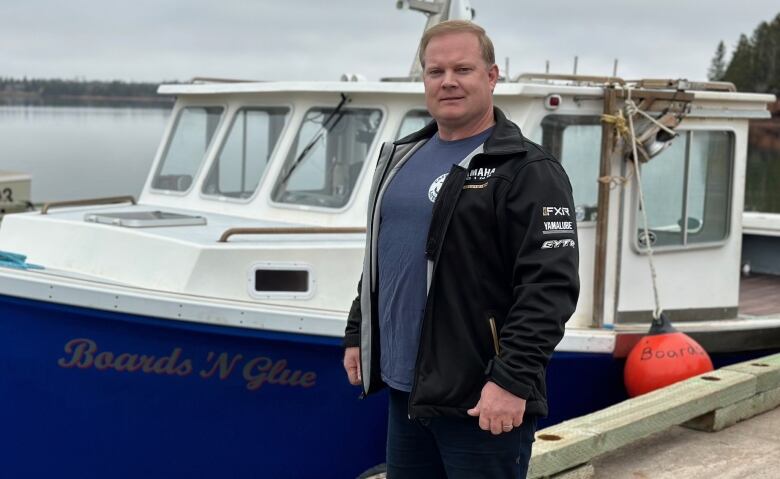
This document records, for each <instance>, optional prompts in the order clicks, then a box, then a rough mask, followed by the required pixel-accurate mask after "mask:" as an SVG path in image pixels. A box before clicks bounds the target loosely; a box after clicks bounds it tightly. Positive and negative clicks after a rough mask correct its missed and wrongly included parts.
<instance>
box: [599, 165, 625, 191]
mask: <svg viewBox="0 0 780 479" xmlns="http://www.w3.org/2000/svg"><path fill="white" fill-rule="evenodd" d="M633 175H634V172H633V171H631V170H628V174H627V175H626V176H599V178H598V180H597V181H598V182H599V183H605V184H607V185H609V189H610V190H614V189H615V188H618V187H620V186H623V185H625V184H626V183H628V182H629V181H631V177H632V176H633Z"/></svg>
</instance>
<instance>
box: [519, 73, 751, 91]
mask: <svg viewBox="0 0 780 479" xmlns="http://www.w3.org/2000/svg"><path fill="white" fill-rule="evenodd" d="M534 80H541V81H546V82H550V81H568V82H573V83H577V84H590V85H598V86H603V85H616V84H617V85H621V86H624V85H631V86H632V87H633V88H637V89H647V90H699V91H720V92H736V91H737V87H736V85H734V83H732V82H725V81H688V80H685V79H680V78H640V79H631V80H624V79H623V78H620V77H611V76H593V75H573V74H564V73H522V74H520V75H518V76H516V77H515V78H514V80H513V81H515V82H522V81H534Z"/></svg>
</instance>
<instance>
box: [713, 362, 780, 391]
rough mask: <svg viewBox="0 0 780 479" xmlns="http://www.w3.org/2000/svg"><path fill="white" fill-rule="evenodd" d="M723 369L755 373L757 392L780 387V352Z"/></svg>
mask: <svg viewBox="0 0 780 479" xmlns="http://www.w3.org/2000/svg"><path fill="white" fill-rule="evenodd" d="M722 369H725V370H728V371H737V372H740V373H745V374H752V375H754V376H755V377H756V381H757V382H756V392H757V393H761V392H764V391H769V390H771V389H775V388H778V387H780V354H774V355H772V356H766V357H763V358H760V359H755V360H753V361H745V362H744V363H737V364H732V365H731V366H726V367H724V368H722Z"/></svg>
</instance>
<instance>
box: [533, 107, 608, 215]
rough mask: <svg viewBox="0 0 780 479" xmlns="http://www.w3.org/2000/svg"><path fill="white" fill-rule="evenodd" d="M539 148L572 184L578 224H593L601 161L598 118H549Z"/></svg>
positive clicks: (544, 125) (543, 129) (572, 116)
mask: <svg viewBox="0 0 780 479" xmlns="http://www.w3.org/2000/svg"><path fill="white" fill-rule="evenodd" d="M542 144H543V145H544V147H545V148H546V149H547V150H548V151H549V152H550V153H552V155H553V156H555V157H556V158H557V159H558V160H559V161H560V162H561V165H563V168H564V169H565V170H566V174H567V175H568V176H569V181H570V182H571V186H572V190H573V195H574V205H575V211H576V216H577V221H595V220H596V211H597V209H598V208H597V203H598V181H597V179H598V176H599V163H600V158H601V120H600V118H599V117H598V116H581V115H580V116H575V115H548V116H546V117H545V118H544V119H543V120H542Z"/></svg>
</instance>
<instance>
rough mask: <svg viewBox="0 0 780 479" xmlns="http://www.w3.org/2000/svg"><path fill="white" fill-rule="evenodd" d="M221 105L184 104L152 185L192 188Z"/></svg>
mask: <svg viewBox="0 0 780 479" xmlns="http://www.w3.org/2000/svg"><path fill="white" fill-rule="evenodd" d="M223 111H224V109H223V108H222V107H221V106H209V107H203V106H190V107H186V108H182V109H181V111H180V112H179V116H178V117H177V119H176V125H175V126H174V129H173V133H172V134H171V137H170V140H169V141H168V145H167V147H166V149H165V153H164V154H163V158H162V160H161V161H160V165H159V166H158V167H157V172H156V173H155V175H154V179H153V180H152V188H154V189H158V190H168V191H179V192H185V191H189V189H190V187H191V186H192V182H193V179H194V178H195V177H196V176H197V174H198V171H199V170H200V168H201V165H202V164H203V159H204V158H205V153H206V152H207V151H208V149H209V145H211V140H212V139H213V138H214V132H215V131H217V126H218V125H219V121H220V119H221V118H222V113H223Z"/></svg>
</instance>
